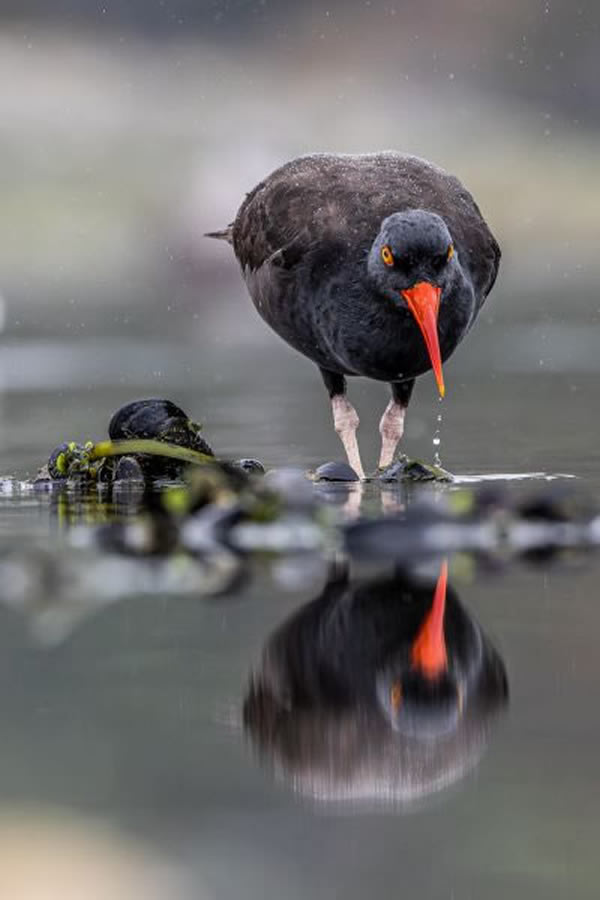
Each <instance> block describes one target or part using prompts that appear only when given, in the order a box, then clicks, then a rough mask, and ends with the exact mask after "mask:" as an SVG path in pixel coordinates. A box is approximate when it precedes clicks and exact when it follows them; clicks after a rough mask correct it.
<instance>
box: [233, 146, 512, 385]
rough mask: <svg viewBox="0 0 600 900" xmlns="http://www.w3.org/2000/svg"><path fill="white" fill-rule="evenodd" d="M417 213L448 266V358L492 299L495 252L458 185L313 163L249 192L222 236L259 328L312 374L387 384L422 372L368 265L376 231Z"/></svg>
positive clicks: (403, 317) (289, 167)
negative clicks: (307, 362)
mask: <svg viewBox="0 0 600 900" xmlns="http://www.w3.org/2000/svg"><path fill="white" fill-rule="evenodd" d="M416 209H424V210H427V211H429V212H433V213H436V214H437V215H439V216H441V217H442V219H443V220H444V221H445V223H446V225H447V226H448V229H449V231H450V234H451V236H452V240H453V243H454V248H455V253H456V255H457V261H458V263H459V265H458V266H457V267H456V273H455V276H454V277H453V279H452V280H451V282H450V283H449V284H447V285H446V287H445V290H444V293H443V295H442V298H441V303H440V311H439V319H438V334H439V342H440V350H441V355H442V359H447V358H448V357H449V356H450V354H451V353H452V352H453V351H454V349H455V348H456V346H457V344H458V343H459V341H460V340H461V339H462V338H463V337H464V335H465V334H466V332H467V331H468V330H469V328H470V326H471V324H472V323H473V320H474V318H475V316H476V315H477V313H478V311H479V309H480V308H481V305H482V304H483V302H484V300H485V297H486V296H487V294H488V293H489V291H490V290H491V288H492V286H493V284H494V281H495V278H496V274H497V270H498V264H499V258H500V251H499V248H498V245H497V243H496V241H495V240H494V237H493V235H492V234H491V232H490V230H489V228H488V227H487V225H486V223H485V221H484V220H483V218H482V216H481V214H480V212H479V209H478V207H477V205H476V203H475V201H474V200H473V198H472V197H471V195H470V194H469V193H468V191H467V190H466V189H465V188H464V187H463V186H462V184H461V183H460V181H459V180H458V179H457V178H455V177H453V176H451V175H448V174H447V173H446V172H444V171H443V170H441V169H439V168H437V167H436V166H433V165H431V164H430V163H428V162H426V161H424V160H422V159H418V158H416V157H413V156H404V155H401V154H399V153H393V152H386V153H378V154H365V155H359V156H350V155H348V156H345V155H334V154H314V155H310V156H303V157H300V158H298V159H296V160H293V161H292V162H289V163H287V164H286V165H284V166H282V167H281V168H280V169H277V170H276V171H275V172H273V173H272V174H271V175H270V176H269V177H268V178H266V179H265V180H264V181H263V182H261V183H260V184H259V185H257V187H256V188H254V190H253V191H251V192H250V193H249V194H248V196H247V197H246V199H245V200H244V202H243V203H242V206H241V207H240V210H239V212H238V214H237V217H236V219H235V222H234V223H233V225H232V226H230V229H229V230H228V232H227V233H226V236H227V237H228V239H230V240H231V242H232V243H233V247H234V250H235V253H236V256H237V258H238V260H239V262H240V264H241V267H242V271H243V274H244V278H245V281H246V284H247V286H248V289H249V292H250V295H251V297H252V300H253V302H254V305H255V306H256V309H257V310H258V312H259V313H260V315H261V316H262V318H263V319H264V320H265V321H266V322H267V323H268V324H269V325H270V326H271V328H273V330H274V331H275V332H277V334H279V335H280V336H281V337H282V338H283V339H284V340H285V341H287V343H288V344H290V345H291V346H292V347H294V348H295V349H296V350H298V351H300V353H302V354H304V355H305V356H307V357H308V358H309V359H311V360H312V361H313V362H315V363H316V364H317V365H318V366H319V367H320V368H321V369H322V370H325V371H328V372H333V373H337V374H339V375H362V376H366V377H369V378H374V379H377V380H381V381H388V382H402V381H404V380H410V379H414V378H415V377H416V376H417V375H420V374H422V373H423V372H426V371H427V370H429V369H430V368H431V362H430V359H429V356H428V353H427V349H426V347H425V344H424V342H423V339H422V336H421V334H420V332H419V328H418V326H417V324H416V322H415V320H414V318H413V316H412V315H411V313H410V312H409V310H408V309H407V308H406V307H403V306H402V305H398V304H394V303H392V302H391V301H390V300H389V299H388V298H386V297H384V296H382V295H379V294H378V293H377V291H376V290H375V289H374V288H373V285H372V283H371V282H370V280H369V278H368V273H367V265H366V261H367V256H368V253H369V250H370V248H371V246H372V244H373V241H374V239H375V237H376V236H377V234H378V232H379V229H380V227H381V223H382V221H383V220H384V219H385V218H386V217H388V216H390V215H392V214H393V213H397V212H404V211H407V210H416Z"/></svg>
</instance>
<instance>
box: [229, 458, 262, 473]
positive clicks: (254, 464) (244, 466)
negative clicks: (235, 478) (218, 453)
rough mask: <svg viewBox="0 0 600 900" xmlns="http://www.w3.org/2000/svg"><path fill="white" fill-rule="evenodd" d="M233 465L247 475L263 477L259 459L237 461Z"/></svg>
mask: <svg viewBox="0 0 600 900" xmlns="http://www.w3.org/2000/svg"><path fill="white" fill-rule="evenodd" d="M233 465H234V466H236V467H237V468H238V469H241V470H242V472H246V474H248V475H264V474H265V471H266V470H265V467H264V466H263V464H262V463H261V461H260V460H259V459H238V460H236V461H235V462H234V463H233Z"/></svg>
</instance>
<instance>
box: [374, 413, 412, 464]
mask: <svg viewBox="0 0 600 900" xmlns="http://www.w3.org/2000/svg"><path fill="white" fill-rule="evenodd" d="M405 413H406V406H402V405H401V404H400V403H397V402H396V401H395V400H390V402H389V403H388V405H387V406H386V408H385V412H384V414H383V415H382V417H381V422H380V423H379V434H380V435H381V454H380V456H379V468H380V469H387V467H388V466H389V465H391V464H392V462H393V461H394V454H395V452H396V447H397V446H398V442H399V440H400V438H401V437H402V435H403V434H404V415H405Z"/></svg>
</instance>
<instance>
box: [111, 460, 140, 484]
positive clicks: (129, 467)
mask: <svg viewBox="0 0 600 900" xmlns="http://www.w3.org/2000/svg"><path fill="white" fill-rule="evenodd" d="M114 480H115V481H143V480H144V470H143V469H142V467H141V466H140V464H139V462H138V461H137V459H136V458H135V457H134V456H122V457H121V458H120V459H119V461H118V462H117V464H116V467H115V474H114Z"/></svg>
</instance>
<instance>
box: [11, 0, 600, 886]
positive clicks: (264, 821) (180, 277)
mask: <svg viewBox="0 0 600 900" xmlns="http://www.w3.org/2000/svg"><path fill="white" fill-rule="evenodd" d="M599 29H600V11H599V9H598V3H597V2H592V0H583V2H577V0H574V2H572V0H418V2H415V0H363V2H355V0H328V2H318V3H317V2H292V0H251V2H247V0H53V2H51V3H50V2H48V0H0V84H1V85H2V89H1V90H0V475H2V476H5V475H10V474H14V475H16V476H23V475H25V474H27V473H34V472H35V471H36V469H37V467H38V465H39V464H41V463H42V462H43V461H44V459H45V458H47V456H48V453H49V452H50V450H51V449H52V448H53V447H55V446H56V445H57V444H58V443H59V442H61V441H63V440H65V439H76V440H79V439H87V438H99V437H102V436H103V435H104V434H105V433H106V428H107V423H108V421H109V419H110V416H111V415H112V413H113V412H114V411H115V410H116V409H117V408H118V407H119V406H120V405H121V404H122V403H125V402H127V401H129V400H132V399H135V398H139V397H148V396H164V397H168V398H170V399H172V400H174V401H175V402H177V403H179V404H180V405H182V406H183V408H184V409H185V410H186V411H187V412H188V413H189V414H190V415H192V416H193V417H194V418H195V419H203V420H204V422H205V434H206V437H207V439H208V440H209V442H210V443H211V444H212V445H213V447H214V448H215V450H216V451H217V452H218V453H220V454H222V455H224V456H231V457H240V456H257V457H258V458H260V459H262V460H263V462H264V463H265V464H266V465H267V466H281V465H284V464H286V463H291V464H293V465H299V466H302V467H305V468H306V467H309V466H314V465H316V464H318V463H320V462H323V461H324V460H326V459H331V458H336V457H337V458H339V457H340V456H341V447H340V445H339V442H338V440H337V437H336V435H335V434H334V432H333V428H332V427H331V421H330V409H329V403H328V401H327V397H326V394H325V391H324V390H323V387H322V384H321V381H320V377H319V375H318V372H317V370H316V368H315V367H314V366H313V365H311V364H310V363H309V362H308V361H307V360H305V359H303V358H302V357H301V356H299V355H298V354H296V353H295V352H294V351H293V350H291V349H290V348H288V347H287V346H286V345H285V344H284V343H283V342H282V341H281V340H280V339H279V338H278V337H277V336H275V335H274V334H272V333H271V332H270V331H269V329H268V328H267V326H266V325H265V324H264V323H263V322H262V321H261V320H260V319H259V317H258V315H257V313H256V312H255V310H254V308H253V306H252V304H251V302H250V299H249V297H248V296H247V293H246V290H245V287H244V285H243V282H242V280H241V277H240V273H239V271H238V267H237V263H236V261H235V259H234V257H233V254H232V251H231V248H230V247H228V246H227V245H225V244H223V243H220V242H215V241H210V240H207V239H205V238H203V233H204V232H205V231H207V230H213V229H216V228H219V227H222V226H224V225H226V224H227V223H228V222H230V221H231V220H232V218H233V217H234V215H235V213H236V210H237V208H238V206H239V204H240V202H241V200H242V198H243V196H244V193H245V192H246V191H248V190H249V189H251V188H252V187H253V186H254V185H255V183H256V182H257V181H258V180H259V179H260V178H262V177H263V176H264V175H265V174H266V173H268V172H269V171H270V170H272V169H273V168H275V167H276V166H278V165H279V164H280V163H282V162H284V161H285V160H287V159H289V158H291V157H293V156H295V155H297V154H300V153H305V152H309V151H314V150H336V151H344V152H358V151H372V150H378V149H390V148H391V149H397V150H402V151H407V152H410V153H413V154H417V155H420V156H424V157H427V158H430V159H431V160H433V161H434V162H436V163H438V164H439V165H441V166H443V167H445V168H447V169H449V170H451V171H453V172H454V173H456V174H457V175H458V176H459V177H460V178H461V179H462V180H463V181H464V183H465V184H466V186H467V187H468V188H469V189H470V190H471V191H472V192H473V194H474V195H475V197H476V199H477V202H478V203H479V205H480V207H481V209H482V211H483V213H484V215H485V217H486V218H487V220H488V221H489V223H490V225H491V227H492V229H493V230H494V232H495V234H496V235H497V237H498V239H499V242H500V243H501V245H502V249H503V261H502V266H501V270H500V277H499V280H498V282H497V285H496V287H495V288H494V291H493V293H492V295H491V296H490V298H489V299H488V301H487V303H486V306H485V307H484V309H483V311H482V314H481V315H480V316H479V319H478V322H477V324H476V326H475V328H474V329H473V331H472V332H471V334H470V335H469V337H468V339H467V340H466V341H465V342H464V343H463V344H462V345H461V347H460V348H459V349H458V351H457V353H456V355H455V356H454V357H453V358H452V359H451V360H450V361H449V363H448V364H447V366H446V368H445V376H446V386H447V394H446V398H445V400H444V403H443V405H440V403H439V401H438V398H437V395H436V391H435V385H434V382H433V379H432V377H431V376H430V375H427V376H425V377H424V378H423V379H419V385H418V387H417V389H416V391H415V395H414V399H413V401H412V404H411V409H410V413H409V416H408V417H407V430H406V439H405V443H404V446H405V449H406V450H407V451H408V452H409V453H410V454H411V455H416V456H420V457H422V458H424V459H426V460H431V459H432V458H433V452H434V446H433V444H432V440H433V438H434V435H435V433H436V430H437V429H439V430H440V432H441V455H442V461H443V463H444V464H445V465H446V466H447V467H448V468H449V469H450V470H451V471H453V472H458V473H463V474H464V473H472V472H476V473H484V474H490V473H493V474H497V473H502V472H537V471H546V472H567V473H572V474H576V475H579V476H582V479H581V480H580V481H579V482H576V484H578V485H579V486H580V487H581V490H582V491H584V492H586V494H589V496H590V497H591V498H592V499H595V500H596V503H598V501H600V478H599V477H598V466H597V449H596V444H597V440H596V439H597V437H598V427H597V424H596V422H597V414H596V413H597V408H598V377H599V375H600V353H598V347H599V346H600V296H599V292H598V283H599V278H600V253H599V249H598V241H599V235H600V204H599V202H598V199H599V197H600V165H599V164H598V160H599V158H600V154H599V151H600V77H599V74H600V73H599V59H600V34H599ZM350 395H351V397H352V399H353V401H354V402H355V403H356V406H357V408H358V411H359V413H360V416H361V428H360V432H359V438H360V442H361V448H362V451H363V460H364V461H365V467H366V468H367V471H368V470H369V469H370V468H371V467H373V466H374V464H375V459H376V450H377V448H378V433H377V423H378V420H379V417H380V415H381V411H382V410H383V408H384V406H385V404H386V402H387V396H386V389H385V387H384V386H382V385H378V384H374V383H368V382H364V381H358V382H353V383H351V385H350ZM440 413H441V414H442V422H441V423H439V422H438V416H439V415H440ZM3 487H4V484H3V482H2V480H0V499H2V498H3V496H4V501H5V505H4V506H2V514H0V538H1V541H2V547H4V546H12V545H13V544H14V545H15V546H17V547H18V549H19V551H21V550H23V549H24V550H25V551H30V552H32V553H33V554H35V553H36V549H35V548H36V546H37V543H38V542H41V543H45V542H49V541H50V540H53V539H54V537H56V531H55V530H54V529H55V528H56V529H57V530H58V526H57V525H56V519H57V518H58V516H54V513H53V512H52V511H50V512H49V507H50V504H48V503H47V502H46V498H45V497H39V496H38V497H32V496H30V495H27V496H25V497H24V498H21V502H19V503H17V502H14V501H13V500H12V499H11V497H10V493H9V491H7V492H6V494H3ZM551 487H552V486H551ZM529 489H532V490H533V489H535V485H533V484H532V483H531V482H530V481H527V482H526V483H525V486H524V488H523V490H529ZM11 503H12V506H10V504H11ZM11 542H12V544H11ZM59 546H60V545H59ZM68 556H69V554H68V553H67V554H64V553H63V559H64V558H65V557H67V558H68ZM33 558H35V557H33ZM42 559H43V558H42ZM539 562H540V563H541V558H540V560H539ZM463 566H465V568H467V567H466V564H465V563H464V562H463ZM456 568H457V571H458V569H459V566H458V565H457V567H456ZM36 571H37V569H36V568H35V567H34V568H33V576H32V578H33V577H34V576H35V572H36ZM41 571H43V572H45V571H46V569H41ZM49 571H53V570H49ZM68 571H69V570H68V569H67V573H68ZM598 574H599V573H598V567H597V565H596V566H591V567H590V568H589V569H585V570H584V569H583V567H582V566H580V567H579V568H577V567H576V565H575V564H574V563H573V564H572V567H571V569H570V570H568V572H567V574H565V573H564V572H561V570H559V572H558V574H557V573H556V570H551V569H550V564H549V565H548V567H540V568H538V569H535V570H524V569H523V568H519V569H516V570H512V571H511V574H510V575H507V577H505V578H499V577H496V572H495V571H494V573H493V575H492V574H491V573H490V574H489V578H487V580H486V579H484V578H480V579H477V578H475V580H473V581H470V580H469V576H464V582H465V583H464V584H461V597H462V596H463V595H464V602H465V603H466V604H467V606H472V607H473V609H474V611H476V612H477V615H478V616H481V618H482V622H483V623H484V625H485V627H486V629H487V628H489V630H490V634H491V635H492V637H494V639H495V637H496V636H498V638H499V640H498V646H499V649H500V650H501V651H502V655H503V657H504V656H505V658H506V666H507V669H508V671H509V680H510V685H511V687H510V690H511V708H510V713H509V720H508V722H507V726H506V728H505V730H504V731H503V732H502V733H501V734H499V736H498V740H497V742H496V743H495V745H494V747H492V748H490V752H489V754H488V756H487V761H486V762H485V763H484V766H485V767H482V768H481V770H479V772H478V775H477V776H476V777H473V778H471V779H470V780H468V781H467V782H465V783H464V784H463V785H461V787H460V788H457V789H456V791H454V792H448V793H447V794H445V795H444V797H443V798H442V799H440V800H439V801H438V800H437V799H436V801H435V803H432V806H431V807H430V809H429V810H427V809H425V810H419V811H415V812H414V814H411V815H410V816H409V817H408V818H406V819H404V820H403V819H401V818H400V816H399V815H392V814H389V815H387V814H386V815H376V814H373V815H365V816H364V817H355V816H353V815H352V814H351V813H347V814H345V815H344V814H343V813H335V814H329V813H328V814H320V813H319V814H316V813H315V812H314V811H313V809H312V808H311V807H306V806H303V805H301V804H299V803H298V802H297V801H296V800H295V798H294V796H293V794H292V792H291V791H289V792H288V791H287V790H286V789H285V788H281V787H278V786H277V785H275V784H274V783H272V780H271V777H270V775H269V774H267V773H265V772H263V771H262V770H260V769H259V768H258V766H256V764H255V761H254V760H253V758H252V756H251V754H250V753H249V750H248V748H247V747H246V746H245V745H244V742H243V740H242V738H241V735H240V734H239V721H238V720H239V706H240V703H241V697H242V694H243V691H244V685H245V684H246V680H247V678H248V673H249V671H250V669H251V665H252V664H253V660H255V659H256V658H258V655H259V653H260V651H261V647H262V646H263V644H264V642H265V640H266V638H267V636H268V635H269V634H270V633H271V632H272V631H273V629H274V628H275V627H276V626H277V625H278V624H279V623H280V622H281V621H282V619H283V618H285V616H286V615H288V614H290V613H291V612H292V610H293V609H294V608H295V607H296V606H297V605H298V604H299V603H300V602H302V603H304V602H308V601H309V600H312V599H314V596H315V592H314V591H313V589H312V588H311V587H310V586H308V585H307V586H302V590H301V592H300V593H297V594H293V595H291V594H290V595H287V594H284V593H283V592H282V591H281V590H280V589H279V588H278V587H274V586H273V585H272V584H270V583H266V580H265V578H263V579H262V580H260V579H257V580H256V581H255V582H254V583H253V582H250V583H249V584H247V585H243V586H242V588H241V592H240V593H239V594H237V595H235V596H233V597H227V598H218V602H217V599H215V601H214V602H202V600H201V598H196V597H187V598H185V597H180V596H176V595H175V596H171V597H162V596H155V597H147V596H144V597H139V598H136V599H135V600H131V601H128V602H122V603H118V604H115V605H114V606H113V607H112V608H111V609H108V608H107V609H103V610H98V614H97V616H96V618H95V619H94V624H93V627H92V625H91V623H88V622H85V623H83V622H82V627H81V628H79V629H78V630H77V633H76V634H74V635H72V636H69V637H68V639H66V640H65V643H64V645H62V646H61V647H60V648H58V647H57V648H51V649H48V648H45V649H43V650H42V649H40V648H39V647H34V646H33V643H34V641H33V637H32V634H31V633H30V632H29V631H28V629H27V625H26V624H25V622H24V621H23V620H22V617H21V616H19V615H18V614H16V611H15V610H6V611H4V610H3V613H2V621H1V627H0V669H1V672H2V677H1V678H0V722H1V723H2V726H1V727H2V731H1V735H2V753H1V757H0V759H1V765H0V896H2V897H17V898H19V900H29V898H31V900H34V898H35V900H56V897H59V898H60V900H67V898H70V897H72V896H73V897H80V896H85V898H86V900H88V898H92V900H96V898H97V900H108V898H110V900H119V898H120V897H121V896H123V897H128V898H132V897H138V896H143V897H148V898H151V900H154V898H155V897H156V900H162V898H163V897H169V898H178V897H179V896H182V897H187V896H190V895H191V896H194V897H196V898H197V897H204V896H206V897H209V898H210V897H212V896H215V897H227V898H230V897H244V898H247V900H252V898H260V900H262V898H264V897H265V896H276V897H286V898H290V900H293V898H296V897H298V898H305V897H306V896H311V897H315V898H317V897H327V898H329V897H334V896H335V897H339V896H344V897H346V898H347V900H353V898H364V897H365V896H368V897H382V898H384V897H385V898H388V897H389V896H390V895H391V893H392V891H391V890H390V886H393V887H392V890H393V891H394V892H396V893H397V885H398V875H399V873H400V874H401V877H402V885H403V886H404V887H405V888H406V889H407V892H408V893H410V894H411V895H415V896H420V897H436V898H437V897H448V896H456V897H469V896H475V897H485V898H489V900H494V898H498V900H499V898H505V897H507V896H515V897H525V896H526V897H528V898H530V900H535V898H543V900H549V898H555V897H556V898H557V900H563V898H564V897H567V896H568V897H571V898H572V897H581V898H585V900H587V898H590V897H596V896H597V881H598V851H597V847H598V837H599V828H598V822H599V821H600V819H599V816H598V808H597V801H596V796H597V788H596V785H597V772H598V743H599V742H598V716H597V709H598V684H599V683H600V676H599V675H598V654H597V634H598V629H599V627H600V626H599V625H598V621H597V620H598V605H597V603H596V602H595V597H596V595H597V585H598ZM67 580H68V579H67ZM32 583H34V585H37V582H35V581H33V582H32ZM69 584H70V582H69ZM70 589H71V590H74V589H73V588H70ZM32 590H34V588H32ZM35 591H37V593H36V594H35V599H36V604H39V608H40V609H41V610H42V611H44V610H48V611H49V612H50V613H51V612H52V609H53V604H58V605H59V606H60V601H61V595H60V590H59V588H57V585H56V583H55V581H54V580H52V579H51V578H50V577H49V576H48V577H47V578H46V576H44V580H43V581H41V582H40V586H39V587H35ZM76 600H77V602H78V603H79V604H80V607H81V608H82V609H83V608H85V606H86V603H89V597H86V596H83V597H79V596H78V597H76ZM37 608H38V606H37V605H36V606H35V608H34V611H35V609H37ZM77 608H79V607H77ZM24 612H25V615H27V610H25V611H24ZM236 710H237V712H236ZM234 714H236V715H238V719H235V715H234ZM232 721H233V723H234V724H232ZM235 722H237V727H238V730H236V726H235ZM594 788H596V789H595V790H594ZM65 810H66V811H65ZM429 813H431V814H429ZM121 828H122V829H123V831H121ZM132 832H133V833H135V835H136V837H135V839H134V838H132V836H131V834H132ZM155 840H156V843H155ZM171 854H173V856H174V857H175V858H172V856H171ZM163 856H164V858H163ZM432 860H433V863H434V864H432ZM32 862H34V863H35V865H34V864H32ZM180 866H182V867H183V869H184V871H185V873H189V872H192V874H193V876H194V877H193V879H192V881H193V886H192V889H191V890H190V891H189V892H188V891H187V884H180V876H181V872H180ZM83 884H84V885H85V888H84V889H83V891H82V887H81V886H82V885H83ZM57 885H58V887H57ZM44 889H45V893H44ZM93 889H95V893H93Z"/></svg>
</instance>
